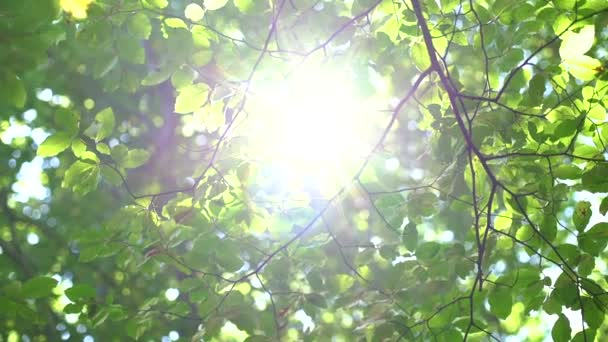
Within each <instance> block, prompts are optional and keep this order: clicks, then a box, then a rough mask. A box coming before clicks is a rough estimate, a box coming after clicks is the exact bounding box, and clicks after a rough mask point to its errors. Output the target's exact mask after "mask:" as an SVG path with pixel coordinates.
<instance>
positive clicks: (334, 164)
mask: <svg viewBox="0 0 608 342" xmlns="http://www.w3.org/2000/svg"><path fill="white" fill-rule="evenodd" d="M353 84H354V81H353V77H352V75H350V74H349V73H348V72H345V71H344V70H336V69H332V68H330V67H327V68H323V67H321V66H307V65H303V66H299V67H298V68H297V70H296V71H295V72H294V73H292V74H291V75H289V76H288V77H287V78H285V79H284V80H280V81H276V82H268V83H267V84H263V85H261V86H260V87H259V88H258V89H257V90H256V97H257V101H259V102H261V104H260V106H261V107H260V108H258V109H257V110H256V112H255V116H253V117H252V121H255V123H254V125H255V126H256V127H255V128H254V129H253V131H252V132H253V133H248V135H249V136H250V137H251V138H253V139H252V140H253V141H254V142H255V146H256V147H255V149H256V151H255V154H256V157H258V156H261V159H263V160H266V161H268V162H269V164H270V165H272V166H271V168H272V170H271V171H270V173H272V174H273V175H274V176H275V177H279V178H281V180H282V182H283V183H286V184H287V187H288V188H289V190H299V189H303V188H306V189H310V188H311V187H313V188H315V189H314V190H318V191H320V192H322V193H330V192H331V191H334V190H335V189H336V188H337V187H339V186H340V185H341V184H343V183H344V182H347V181H349V180H350V177H352V176H353V174H354V172H356V168H357V166H358V165H360V164H361V162H362V161H363V158H365V156H366V155H367V154H368V153H369V151H370V148H371V146H372V144H371V133H372V132H373V129H372V128H373V127H372V125H371V124H370V122H372V121H371V120H370V117H369V115H370V113H371V112H372V111H370V109H371V108H370V105H369V103H368V102H369V101H366V100H364V99H361V96H357V95H356V94H355V91H354V87H353Z"/></svg>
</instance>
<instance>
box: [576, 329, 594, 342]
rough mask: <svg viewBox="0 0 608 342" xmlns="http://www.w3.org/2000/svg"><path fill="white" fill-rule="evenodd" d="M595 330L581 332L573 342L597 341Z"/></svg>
mask: <svg viewBox="0 0 608 342" xmlns="http://www.w3.org/2000/svg"><path fill="white" fill-rule="evenodd" d="M595 334H596V330H595V329H585V330H583V331H579V332H578V333H576V335H574V338H572V342H585V341H587V342H588V341H595Z"/></svg>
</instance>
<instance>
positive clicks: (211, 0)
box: [203, 0, 228, 11]
mask: <svg viewBox="0 0 608 342" xmlns="http://www.w3.org/2000/svg"><path fill="white" fill-rule="evenodd" d="M227 3H228V0H205V1H204V2H203V4H204V5H205V8H206V9H208V10H210V11H213V10H217V9H220V8H222V7H224V6H226V4H227Z"/></svg>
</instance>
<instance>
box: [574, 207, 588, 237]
mask: <svg viewBox="0 0 608 342" xmlns="http://www.w3.org/2000/svg"><path fill="white" fill-rule="evenodd" d="M591 214H592V212H591V203H590V202H588V201H581V202H578V203H576V206H575V207H574V213H573V214H572V221H573V222H574V226H575V227H576V229H577V230H578V231H579V232H582V231H584V230H585V227H587V224H588V223H589V220H590V219H591Z"/></svg>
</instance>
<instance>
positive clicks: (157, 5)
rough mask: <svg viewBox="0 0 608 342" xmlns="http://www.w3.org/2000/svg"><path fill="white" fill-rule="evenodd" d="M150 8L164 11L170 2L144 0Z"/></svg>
mask: <svg viewBox="0 0 608 342" xmlns="http://www.w3.org/2000/svg"><path fill="white" fill-rule="evenodd" d="M143 2H144V3H146V4H147V5H148V6H150V7H155V8H160V9H163V8H165V7H167V6H168V5H169V0H143Z"/></svg>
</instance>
